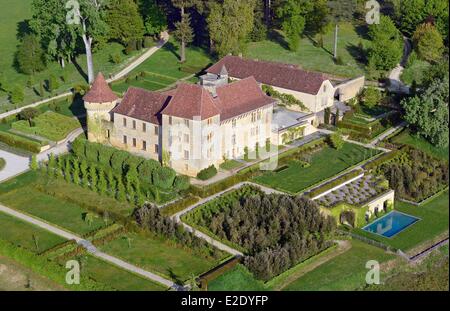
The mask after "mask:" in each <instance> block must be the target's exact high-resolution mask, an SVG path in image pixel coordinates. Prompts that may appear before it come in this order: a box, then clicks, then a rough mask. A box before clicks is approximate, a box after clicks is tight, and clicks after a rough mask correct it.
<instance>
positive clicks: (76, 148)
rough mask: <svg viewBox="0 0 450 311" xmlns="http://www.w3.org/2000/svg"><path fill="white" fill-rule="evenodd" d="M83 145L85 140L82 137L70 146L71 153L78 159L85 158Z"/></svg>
mask: <svg viewBox="0 0 450 311" xmlns="http://www.w3.org/2000/svg"><path fill="white" fill-rule="evenodd" d="M85 145H86V140H85V139H83V138H82V137H77V138H76V139H75V140H74V141H73V142H72V143H71V144H70V148H71V150H72V153H73V154H74V155H75V156H77V157H78V158H84V157H85Z"/></svg>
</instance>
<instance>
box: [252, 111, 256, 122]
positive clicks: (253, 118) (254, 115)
mask: <svg viewBox="0 0 450 311" xmlns="http://www.w3.org/2000/svg"><path fill="white" fill-rule="evenodd" d="M255 121H256V112H252V122H255Z"/></svg>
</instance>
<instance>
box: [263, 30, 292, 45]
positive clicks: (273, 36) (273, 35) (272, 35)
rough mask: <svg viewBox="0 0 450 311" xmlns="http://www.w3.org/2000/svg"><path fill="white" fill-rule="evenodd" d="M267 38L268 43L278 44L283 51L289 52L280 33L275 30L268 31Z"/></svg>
mask: <svg viewBox="0 0 450 311" xmlns="http://www.w3.org/2000/svg"><path fill="white" fill-rule="evenodd" d="M267 38H268V39H269V40H270V41H273V42H275V43H278V44H279V45H280V46H281V47H282V48H283V49H285V50H289V44H288V43H287V41H286V40H285V39H284V37H283V35H282V34H281V33H280V32H278V31H276V30H271V31H269V33H268V35H267Z"/></svg>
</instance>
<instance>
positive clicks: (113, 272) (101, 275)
mask: <svg viewBox="0 0 450 311" xmlns="http://www.w3.org/2000/svg"><path fill="white" fill-rule="evenodd" d="M81 269H82V270H81V273H83V272H85V273H87V274H88V275H89V277H90V278H91V279H94V280H95V281H98V282H100V283H104V284H107V285H109V286H111V287H113V288H115V289H117V290H123V291H164V290H167V289H166V288H165V287H164V286H162V285H159V284H157V283H155V282H153V281H151V280H147V279H144V278H142V277H140V276H138V275H136V274H133V273H131V272H128V271H126V270H123V269H122V268H119V267H116V266H115V265H113V264H110V263H108V262H105V261H103V260H101V259H99V258H96V257H93V256H90V255H86V256H83V258H82V268H81ZM83 269H84V270H83Z"/></svg>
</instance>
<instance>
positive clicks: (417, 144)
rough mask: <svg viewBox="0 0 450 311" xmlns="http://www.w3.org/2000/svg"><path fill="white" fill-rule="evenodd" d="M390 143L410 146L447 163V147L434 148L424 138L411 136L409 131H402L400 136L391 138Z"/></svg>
mask: <svg viewBox="0 0 450 311" xmlns="http://www.w3.org/2000/svg"><path fill="white" fill-rule="evenodd" d="M392 142H393V143H398V144H405V145H409V146H412V147H414V148H417V149H420V150H422V151H423V152H426V153H428V154H429V155H432V156H434V157H436V158H439V159H443V160H447V161H448V147H441V148H439V147H436V146H434V145H432V144H430V143H429V142H428V141H426V140H425V139H424V138H422V137H418V136H416V135H414V134H412V133H411V132H410V131H409V130H404V131H402V132H401V133H400V134H398V135H396V136H395V137H393V138H392Z"/></svg>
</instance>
